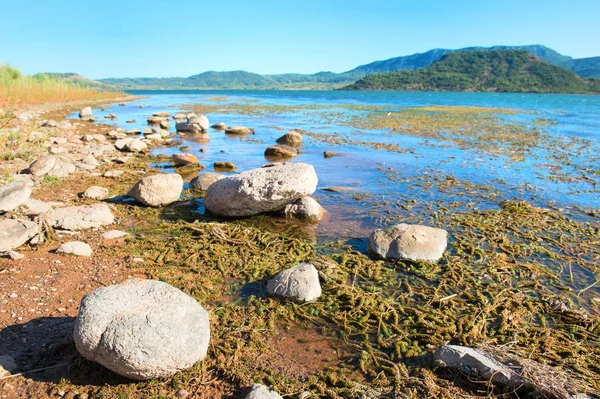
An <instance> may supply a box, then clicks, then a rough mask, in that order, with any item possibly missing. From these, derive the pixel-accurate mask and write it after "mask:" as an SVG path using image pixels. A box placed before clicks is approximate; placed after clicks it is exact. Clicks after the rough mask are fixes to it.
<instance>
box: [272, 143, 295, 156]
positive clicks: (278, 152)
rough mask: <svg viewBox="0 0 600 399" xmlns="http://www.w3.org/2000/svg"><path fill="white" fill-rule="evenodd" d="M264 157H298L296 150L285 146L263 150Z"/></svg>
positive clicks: (275, 146)
mask: <svg viewBox="0 0 600 399" xmlns="http://www.w3.org/2000/svg"><path fill="white" fill-rule="evenodd" d="M265 156H267V157H274V158H293V157H295V156H298V150H296V149H295V148H294V147H291V146H289V145H285V144H277V145H272V146H270V147H268V148H267V149H266V150H265Z"/></svg>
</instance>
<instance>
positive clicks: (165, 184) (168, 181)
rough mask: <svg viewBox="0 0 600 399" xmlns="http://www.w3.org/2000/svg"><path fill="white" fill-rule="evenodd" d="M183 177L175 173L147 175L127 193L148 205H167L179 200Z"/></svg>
mask: <svg viewBox="0 0 600 399" xmlns="http://www.w3.org/2000/svg"><path fill="white" fill-rule="evenodd" d="M182 190H183V178H182V177H181V176H180V175H178V174H177V173H168V174H167V173H165V174H158V175H153V176H147V177H144V178H143V179H141V180H140V181H138V182H137V183H136V184H135V185H134V186H133V187H132V188H131V190H129V193H128V195H129V196H130V197H133V198H135V199H136V200H138V201H139V202H141V203H142V204H144V205H148V206H160V205H167V204H170V203H172V202H175V201H177V200H179V197H180V196H181V191H182Z"/></svg>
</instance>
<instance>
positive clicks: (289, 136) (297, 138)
mask: <svg viewBox="0 0 600 399" xmlns="http://www.w3.org/2000/svg"><path fill="white" fill-rule="evenodd" d="M276 141H277V142H278V143H279V144H286V145H291V146H294V145H298V144H300V143H302V135H301V134H300V133H298V132H296V131H295V130H291V131H289V132H287V133H286V134H284V135H283V136H281V137H280V138H278V139H277V140H276Z"/></svg>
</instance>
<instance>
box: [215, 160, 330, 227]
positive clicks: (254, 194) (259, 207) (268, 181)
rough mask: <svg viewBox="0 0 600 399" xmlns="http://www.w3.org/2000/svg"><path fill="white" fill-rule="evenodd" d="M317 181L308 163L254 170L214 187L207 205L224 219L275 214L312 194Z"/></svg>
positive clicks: (222, 180) (219, 182) (224, 180)
mask: <svg viewBox="0 0 600 399" xmlns="http://www.w3.org/2000/svg"><path fill="white" fill-rule="evenodd" d="M317 182H318V178H317V174H316V173H315V169H314V168H313V167H312V165H308V164H304V163H296V164H282V165H278V166H273V167H270V168H259V169H252V170H249V171H247V172H243V173H240V174H239V175H236V176H231V177H226V178H224V179H221V180H219V181H217V182H214V183H213V184H211V185H210V187H208V190H207V191H206V196H205V197H204V205H205V206H206V209H208V210H209V211H210V212H212V213H214V214H216V215H221V216H250V215H256V214H259V213H262V212H271V211H275V210H278V209H281V208H283V207H284V206H285V205H287V204H290V203H292V202H294V201H295V200H297V199H299V198H302V197H306V196H309V195H311V194H312V193H314V191H315V189H316V188H317Z"/></svg>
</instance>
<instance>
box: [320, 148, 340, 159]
mask: <svg viewBox="0 0 600 399" xmlns="http://www.w3.org/2000/svg"><path fill="white" fill-rule="evenodd" d="M336 155H338V154H336V153H335V152H333V151H329V150H327V151H323V157H325V158H331V157H335V156H336Z"/></svg>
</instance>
